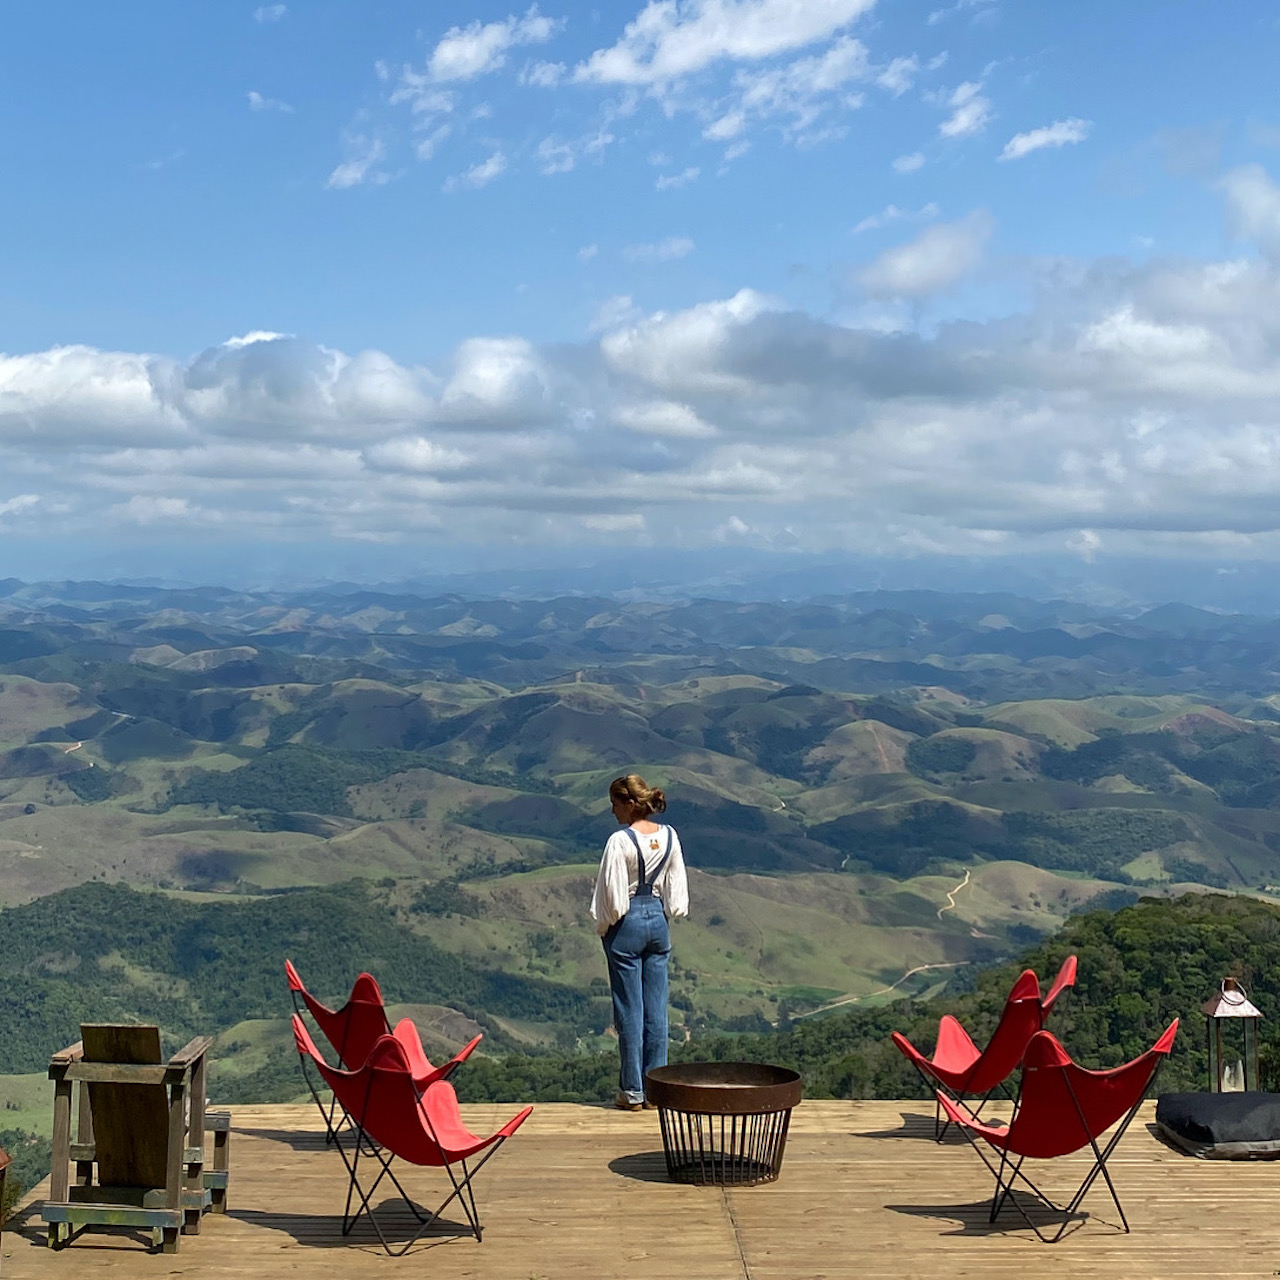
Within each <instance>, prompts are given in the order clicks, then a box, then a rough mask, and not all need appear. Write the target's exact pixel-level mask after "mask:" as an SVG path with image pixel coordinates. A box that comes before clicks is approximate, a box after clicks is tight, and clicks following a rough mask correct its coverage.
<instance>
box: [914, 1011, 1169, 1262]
mask: <svg viewBox="0 0 1280 1280" xmlns="http://www.w3.org/2000/svg"><path fill="white" fill-rule="evenodd" d="M1177 1034H1178V1020H1177V1019H1176V1018H1175V1019H1174V1020H1173V1022H1172V1023H1170V1025H1169V1027H1168V1028H1167V1029H1166V1030H1165V1032H1164V1034H1163V1035H1162V1036H1161V1037H1160V1039H1159V1040H1157V1041H1156V1043H1155V1044H1154V1045H1153V1046H1152V1047H1151V1048H1150V1049H1148V1050H1147V1052H1146V1053H1144V1054H1142V1055H1141V1057H1138V1058H1135V1059H1134V1060H1133V1061H1132V1062H1127V1063H1125V1064H1124V1065H1123V1066H1120V1067H1113V1068H1112V1069H1111V1070H1109V1071H1090V1070H1088V1069H1087V1068H1085V1067H1082V1066H1079V1065H1078V1064H1077V1063H1075V1062H1073V1061H1072V1060H1071V1056H1070V1054H1068V1053H1067V1051H1066V1050H1065V1049H1064V1048H1063V1047H1062V1045H1061V1044H1060V1043H1059V1042H1058V1040H1057V1039H1056V1037H1055V1036H1054V1035H1053V1033H1052V1032H1050V1031H1038V1032H1036V1034H1035V1035H1034V1036H1032V1037H1031V1042H1030V1044H1028V1046H1027V1052H1026V1054H1025V1056H1024V1057H1023V1061H1022V1087H1021V1089H1020V1090H1019V1091H1018V1099H1017V1102H1016V1103H1015V1105H1014V1112H1013V1119H1012V1121H1010V1123H1009V1124H1008V1125H1007V1126H1004V1125H992V1124H984V1123H982V1122H981V1121H980V1120H975V1119H974V1118H973V1116H972V1115H970V1114H969V1113H968V1112H967V1111H966V1110H962V1109H961V1108H960V1106H959V1105H958V1104H957V1103H956V1102H955V1101H954V1100H953V1099H951V1098H949V1097H948V1096H947V1095H946V1094H944V1093H943V1092H942V1091H941V1090H938V1094H937V1097H938V1105H939V1106H940V1107H941V1108H942V1109H943V1111H944V1112H945V1113H946V1115H947V1117H948V1119H949V1121H951V1122H953V1123H955V1124H958V1125H960V1126H961V1128H962V1130H963V1131H964V1133H965V1135H966V1136H967V1137H968V1138H969V1140H970V1142H972V1143H973V1147H974V1150H975V1151H977V1152H978V1154H979V1155H980V1156H981V1157H982V1160H983V1162H984V1163H985V1164H986V1166H987V1168H988V1169H990V1170H991V1172H992V1173H993V1174H994V1175H995V1179H996V1190H995V1195H994V1197H993V1199H992V1202H991V1221H992V1222H994V1221H995V1220H996V1216H997V1214H998V1213H999V1212H1000V1209H1001V1207H1002V1206H1003V1204H1004V1202H1005V1201H1006V1200H1008V1199H1009V1198H1010V1194H1011V1192H1012V1191H1013V1189H1014V1185H1015V1183H1021V1184H1022V1185H1023V1186H1025V1187H1027V1188H1028V1189H1029V1190H1030V1191H1031V1193H1032V1194H1033V1195H1034V1196H1035V1197H1036V1198H1037V1199H1038V1200H1040V1201H1041V1202H1042V1203H1043V1204H1044V1205H1045V1206H1046V1207H1047V1208H1049V1209H1051V1210H1053V1211H1055V1212H1057V1213H1058V1214H1060V1215H1062V1222H1061V1224H1060V1225H1059V1227H1058V1230H1057V1232H1056V1233H1055V1234H1054V1235H1053V1236H1046V1235H1045V1234H1044V1233H1043V1232H1042V1231H1041V1230H1040V1228H1039V1227H1038V1226H1037V1225H1036V1224H1035V1223H1034V1222H1032V1221H1031V1218H1030V1217H1029V1216H1028V1215H1027V1212H1026V1210H1025V1209H1024V1208H1023V1207H1022V1205H1021V1204H1020V1203H1019V1202H1018V1200H1017V1198H1016V1197H1014V1198H1013V1203H1014V1205H1015V1206H1016V1207H1017V1209H1018V1211H1019V1212H1020V1213H1021V1214H1022V1216H1023V1217H1024V1218H1025V1219H1026V1221H1027V1224H1028V1226H1030V1227H1031V1228H1032V1229H1033V1230H1034V1231H1035V1233H1036V1234H1037V1235H1038V1236H1039V1237H1040V1239H1042V1240H1045V1241H1049V1242H1052V1241H1054V1240H1058V1239H1061V1237H1062V1234H1063V1232H1064V1231H1065V1230H1066V1229H1067V1226H1068V1225H1069V1224H1070V1221H1071V1219H1072V1218H1073V1217H1074V1216H1075V1214H1076V1211H1077V1210H1078V1209H1079V1207H1080V1205H1081V1203H1082V1202H1083V1200H1084V1197H1085V1196H1086V1194H1088V1191H1089V1188H1090V1187H1092V1186H1093V1184H1094V1182H1095V1181H1096V1180H1097V1178H1098V1176H1099V1174H1101V1176H1102V1177H1103V1179H1104V1180H1105V1181H1106V1184H1107V1188H1108V1190H1109V1191H1110V1192H1111V1199H1112V1200H1113V1201H1114V1202H1115V1206H1116V1210H1117V1211H1118V1212H1119V1214H1120V1221H1121V1222H1122V1223H1123V1224H1124V1230H1125V1231H1126V1232H1127V1231H1128V1230H1129V1221H1128V1219H1127V1218H1126V1217H1125V1216H1124V1209H1123V1208H1122V1207H1121V1205H1120V1197H1119V1196H1118V1195H1117V1194H1116V1189H1115V1185H1114V1184H1113V1183H1112V1181H1111V1174H1110V1173H1109V1172H1108V1170H1107V1159H1108V1158H1109V1157H1110V1155H1111V1153H1112V1152H1113V1151H1114V1150H1115V1148H1116V1145H1117V1144H1118V1143H1119V1141H1120V1139H1121V1138H1122V1137H1123V1136H1124V1133H1125V1131H1126V1130H1127V1129H1128V1127H1129V1124H1130V1122H1131V1121H1132V1119H1133V1117H1134V1116H1135V1115H1136V1114H1137V1110H1138V1107H1139V1106H1141V1104H1142V1100H1143V1098H1144V1097H1145V1096H1146V1094H1147V1090H1148V1089H1149V1088H1150V1087H1151V1085H1152V1083H1153V1081H1154V1080H1155V1076H1156V1072H1157V1071H1158V1070H1159V1069H1160V1066H1161V1064H1162V1063H1163V1061H1164V1059H1165V1058H1166V1057H1167V1056H1168V1054H1169V1052H1170V1050H1171V1049H1172V1048H1173V1041H1174V1037H1175V1036H1176V1035H1177ZM1113 1125H1114V1126H1116V1128H1115V1129H1114V1131H1113V1132H1112V1134H1111V1136H1110V1138H1109V1139H1108V1140H1107V1145H1106V1146H1105V1147H1100V1146H1099V1145H1098V1142H1099V1139H1100V1138H1101V1137H1102V1136H1103V1135H1104V1134H1105V1133H1106V1132H1107V1130H1109V1129H1111V1128H1112V1126H1113ZM979 1138H980V1139H982V1140H983V1141H984V1142H985V1143H986V1144H987V1145H988V1146H990V1147H991V1148H993V1149H994V1150H996V1151H998V1152H999V1153H1000V1159H999V1162H998V1164H997V1163H995V1162H993V1161H992V1160H990V1159H988V1158H987V1156H986V1155H985V1154H984V1153H983V1150H982V1148H981V1147H980V1146H979V1145H978V1142H977V1139H979ZM1085 1147H1090V1148H1091V1149H1092V1151H1093V1156H1094V1161H1093V1164H1092V1165H1091V1166H1090V1169H1089V1172H1088V1174H1087V1175H1086V1176H1085V1179H1084V1181H1083V1182H1082V1183H1081V1184H1080V1186H1079V1188H1078V1189H1077V1190H1076V1192H1075V1194H1074V1195H1073V1196H1072V1198H1071V1200H1070V1201H1069V1202H1068V1203H1067V1204H1065V1205H1061V1206H1060V1205H1057V1204H1055V1203H1054V1202H1053V1201H1052V1200H1051V1199H1049V1197H1048V1196H1047V1195H1045V1193H1044V1192H1042V1191H1041V1190H1040V1189H1039V1188H1038V1187H1037V1186H1036V1185H1035V1184H1034V1183H1033V1182H1032V1181H1031V1179H1030V1178H1028V1177H1027V1176H1026V1174H1024V1173H1023V1172H1022V1164H1023V1161H1024V1160H1028V1159H1032V1160H1052V1159H1055V1158H1057V1157H1059V1156H1068V1155H1072V1154H1073V1153H1074V1152H1077V1151H1081V1150H1083V1149H1084V1148H1085Z"/></svg>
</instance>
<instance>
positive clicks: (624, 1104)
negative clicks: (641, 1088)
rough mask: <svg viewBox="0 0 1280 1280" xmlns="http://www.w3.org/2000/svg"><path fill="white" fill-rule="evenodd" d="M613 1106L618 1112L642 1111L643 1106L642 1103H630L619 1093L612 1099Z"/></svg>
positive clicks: (624, 1095) (628, 1099)
mask: <svg viewBox="0 0 1280 1280" xmlns="http://www.w3.org/2000/svg"><path fill="white" fill-rule="evenodd" d="M613 1105H614V1106H615V1107H617V1109H618V1110H619V1111H643V1110H644V1108H645V1104H644V1103H643V1102H632V1101H631V1099H630V1098H628V1097H627V1095H626V1094H625V1093H621V1092H619V1093H618V1094H617V1095H616V1096H615V1097H614V1099H613Z"/></svg>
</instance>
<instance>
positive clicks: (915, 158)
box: [889, 151, 924, 173]
mask: <svg viewBox="0 0 1280 1280" xmlns="http://www.w3.org/2000/svg"><path fill="white" fill-rule="evenodd" d="M889 167H890V168H891V169H892V170H893V171H894V173H915V171H916V170H917V169H923V168H924V153H923V152H922V151H912V152H910V153H909V154H907V155H905V156H898V157H897V159H896V160H893V161H891V162H890V165H889Z"/></svg>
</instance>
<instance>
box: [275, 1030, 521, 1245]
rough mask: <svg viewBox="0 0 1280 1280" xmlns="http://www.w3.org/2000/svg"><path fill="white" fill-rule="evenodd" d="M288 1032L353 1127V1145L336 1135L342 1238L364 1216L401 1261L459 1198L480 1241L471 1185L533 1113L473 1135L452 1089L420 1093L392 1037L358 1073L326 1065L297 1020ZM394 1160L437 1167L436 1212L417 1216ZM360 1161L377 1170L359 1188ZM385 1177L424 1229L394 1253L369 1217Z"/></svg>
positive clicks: (438, 1083) (436, 1087)
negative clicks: (442, 1175) (443, 1184)
mask: <svg viewBox="0 0 1280 1280" xmlns="http://www.w3.org/2000/svg"><path fill="white" fill-rule="evenodd" d="M293 1034H294V1040H295V1041H296V1043H297V1046H298V1052H299V1054H302V1055H305V1056H306V1057H308V1058H310V1059H311V1061H312V1063H313V1064H314V1066H315V1069H316V1070H317V1071H318V1072H319V1073H320V1075H321V1076H322V1077H323V1078H324V1080H325V1082H326V1083H327V1084H328V1086H329V1087H330V1088H331V1089H332V1090H333V1095H334V1098H335V1099H336V1100H337V1101H338V1103H339V1105H341V1106H342V1107H343V1108H344V1110H345V1111H346V1113H347V1118H348V1119H349V1120H350V1121H351V1123H352V1125H353V1126H354V1131H355V1137H354V1139H351V1138H347V1139H343V1138H342V1136H341V1135H336V1136H335V1142H336V1144H337V1147H338V1150H339V1152H340V1153H341V1155H342V1159H343V1163H344V1164H345V1165H346V1167H347V1172H348V1174H349V1175H350V1179H351V1181H350V1185H349V1187H348V1189H347V1206H346V1210H345V1211H344V1213H343V1222H342V1233H343V1235H348V1234H350V1232H351V1230H352V1228H353V1227H354V1226H355V1224H356V1223H357V1222H358V1221H359V1219H360V1218H361V1217H362V1216H367V1217H368V1218H369V1220H370V1222H372V1223H373V1227H374V1230H375V1231H376V1232H377V1233H378V1238H379V1239H380V1240H381V1241H382V1246H383V1248H384V1249H386V1251H387V1252H388V1253H391V1254H396V1255H399V1254H402V1253H404V1252H405V1251H406V1250H407V1249H408V1248H409V1247H410V1246H411V1245H412V1244H413V1243H414V1241H415V1240H417V1239H418V1237H419V1236H421V1234H422V1233H423V1232H424V1231H425V1230H427V1228H428V1227H430V1226H431V1224H432V1223H434V1222H435V1221H437V1220H438V1219H439V1217H440V1215H441V1213H442V1212H443V1211H444V1209H445V1208H446V1207H447V1206H448V1205H449V1204H451V1203H452V1202H453V1201H454V1200H455V1199H456V1200H457V1201H458V1202H459V1204H461V1205H462V1209H463V1212H464V1213H465V1214H466V1215H467V1220H468V1222H469V1223H470V1225H471V1228H472V1230H473V1231H474V1232H475V1237H476V1239H477V1240H479V1239H480V1238H481V1226H480V1215H479V1212H478V1211H477V1209H476V1202H475V1192H474V1189H473V1187H472V1179H473V1178H474V1177H475V1175H476V1174H477V1173H478V1172H479V1171H480V1169H481V1168H483V1166H484V1165H485V1163H486V1162H487V1161H488V1160H489V1159H490V1157H491V1156H492V1155H493V1154H494V1152H496V1151H497V1149H498V1148H499V1147H500V1146H501V1145H502V1144H503V1143H504V1142H505V1141H506V1140H507V1139H508V1138H509V1137H510V1136H511V1135H512V1134H513V1133H515V1131H516V1130H517V1129H519V1128H520V1126H521V1125H522V1124H524V1122H525V1121H526V1120H527V1119H528V1118H529V1116H530V1114H531V1113H532V1111H533V1108H532V1107H525V1108H524V1110H523V1111H520V1112H519V1113H517V1114H516V1115H514V1116H513V1117H512V1118H511V1119H510V1120H508V1121H507V1123H506V1124H505V1125H503V1126H502V1128H500V1129H498V1130H497V1131H496V1132H494V1133H491V1134H488V1135H487V1136H482V1135H478V1134H474V1133H472V1132H471V1130H470V1129H468V1128H467V1126H466V1125H465V1124H464V1123H463V1120H462V1116H461V1113H460V1112H459V1110H458V1095H457V1094H456V1093H455V1092H454V1090H453V1086H452V1085H451V1084H449V1083H448V1082H447V1081H445V1080H441V1079H436V1080H434V1081H433V1082H432V1083H430V1084H429V1085H427V1087H426V1088H425V1089H420V1088H419V1087H418V1086H417V1085H416V1084H415V1082H414V1079H413V1069H412V1065H411V1063H410V1060H409V1055H408V1054H407V1053H406V1051H405V1047H404V1045H403V1044H402V1043H401V1041H399V1040H398V1039H396V1037H395V1036H390V1035H388V1036H383V1037H382V1039H380V1040H379V1041H378V1042H377V1043H376V1044H375V1045H374V1046H373V1048H372V1050H371V1051H370V1053H369V1056H368V1058H367V1059H366V1061H365V1063H364V1065H363V1066H361V1067H360V1068H359V1069H358V1070H355V1071H343V1070H341V1069H340V1068H336V1067H331V1066H330V1065H329V1064H328V1063H327V1062H325V1061H324V1059H323V1058H322V1057H321V1056H320V1053H319V1051H318V1050H317V1049H316V1046H315V1043H314V1041H313V1040H312V1039H311V1036H310V1034H309V1033H308V1031H307V1028H306V1026H305V1025H304V1024H303V1021H302V1019H301V1018H300V1017H299V1016H298V1015H297V1014H294V1016H293ZM476 1156H480V1159H479V1160H478V1161H476V1163H475V1164H474V1165H472V1166H471V1167H468V1165H467V1161H468V1160H473V1159H474V1158H475V1157H476ZM396 1157H399V1158H400V1159H401V1160H403V1161H405V1162H406V1163H408V1164H415V1165H420V1166H435V1167H440V1168H443V1169H444V1170H445V1172H446V1173H447V1174H448V1177H449V1181H450V1184H451V1185H452V1187H453V1190H452V1191H451V1192H450V1194H449V1195H448V1196H447V1197H446V1198H445V1200H444V1201H443V1202H442V1203H441V1205H440V1206H439V1208H437V1209H436V1210H435V1211H434V1212H433V1213H429V1214H425V1215H424V1214H422V1213H420V1212H419V1210H418V1208H417V1206H416V1205H415V1204H414V1202H413V1200H412V1199H411V1198H410V1197H409V1195H408V1193H407V1192H406V1191H405V1190H404V1188H403V1187H402V1186H401V1185H400V1182H399V1179H398V1178H397V1177H396V1175H395V1173H394V1172H393V1171H392V1168H391V1165H392V1162H393V1160H394V1159H395V1158H396ZM362 1160H363V1161H364V1163H365V1167H366V1168H368V1167H369V1161H370V1160H372V1161H373V1168H374V1169H376V1170H377V1173H376V1174H375V1175H374V1177H373V1181H372V1183H371V1184H369V1185H368V1186H364V1185H362V1184H361V1182H360V1169H361V1161H362ZM455 1166H457V1167H458V1168H459V1169H460V1170H461V1176H460V1177H459V1176H458V1174H457V1173H455V1171H454V1167H455ZM383 1178H389V1179H390V1180H391V1182H392V1183H393V1184H394V1185H395V1187H396V1190H397V1191H399V1193H400V1196H401V1198H402V1199H403V1201H404V1203H405V1204H406V1206H408V1208H409V1210H410V1212H411V1213H413V1215H414V1216H415V1218H417V1220H418V1221H419V1222H420V1223H421V1226H420V1227H419V1229H418V1231H417V1232H416V1233H415V1234H414V1235H413V1237H412V1238H411V1239H409V1240H408V1241H407V1242H405V1244H404V1245H403V1246H402V1247H401V1248H399V1249H393V1248H392V1247H391V1245H390V1244H389V1243H388V1241H387V1238H386V1236H385V1235H384V1233H383V1230H382V1226H381V1224H380V1223H379V1221H378V1218H377V1215H375V1213H374V1212H373V1206H372V1203H371V1200H372V1197H373V1194H374V1192H375V1191H376V1190H377V1188H378V1186H379V1185H380V1184H381V1182H382V1180H383ZM353 1200H358V1201H359V1208H357V1209H356V1210H355V1212H354V1213H353V1212H352V1203H353Z"/></svg>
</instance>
